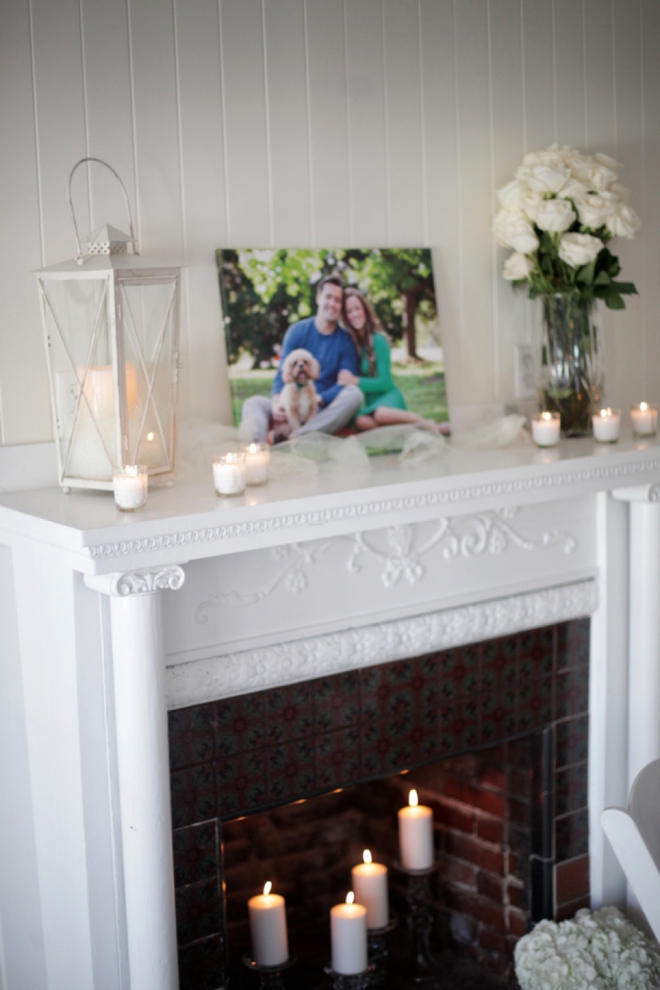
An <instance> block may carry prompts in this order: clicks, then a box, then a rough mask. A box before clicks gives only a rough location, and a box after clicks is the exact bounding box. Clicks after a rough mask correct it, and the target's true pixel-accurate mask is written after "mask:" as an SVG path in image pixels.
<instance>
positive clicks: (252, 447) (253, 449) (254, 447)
mask: <svg viewBox="0 0 660 990" xmlns="http://www.w3.org/2000/svg"><path fill="white" fill-rule="evenodd" d="M248 450H249V451H250V453H251V454H256V452H257V445H256V443H251V444H250V446H249V447H248Z"/></svg>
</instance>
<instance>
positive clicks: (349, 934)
mask: <svg viewBox="0 0 660 990" xmlns="http://www.w3.org/2000/svg"><path fill="white" fill-rule="evenodd" d="M330 937H331V940H332V968H333V970H334V972H335V973H342V974H343V975H344V976H352V975H354V974H355V973H364V971H365V969H366V968H367V965H368V962H367V909H366V908H365V907H364V905H362V904H355V903H354V894H353V891H352V890H351V891H349V892H348V894H347V895H346V903H345V904H335V906H334V907H333V908H331V910H330Z"/></svg>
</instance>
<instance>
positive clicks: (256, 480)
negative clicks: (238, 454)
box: [245, 443, 270, 485]
mask: <svg viewBox="0 0 660 990" xmlns="http://www.w3.org/2000/svg"><path fill="white" fill-rule="evenodd" d="M269 463H270V448H269V446H268V444H267V443H251V444H250V446H249V447H247V448H246V450H245V480H246V482H247V484H248V485H263V483H264V482H265V481H268V465H269Z"/></svg>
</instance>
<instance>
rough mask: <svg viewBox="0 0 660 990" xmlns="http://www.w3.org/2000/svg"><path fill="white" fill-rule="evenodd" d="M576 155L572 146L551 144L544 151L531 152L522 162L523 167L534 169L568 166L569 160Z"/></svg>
mask: <svg viewBox="0 0 660 990" xmlns="http://www.w3.org/2000/svg"><path fill="white" fill-rule="evenodd" d="M572 154H574V150H573V148H572V147H571V146H570V144H564V145H562V146H561V147H559V145H558V144H551V145H550V146H549V147H548V148H546V149H545V150H544V151H530V152H528V154H526V155H525V157H524V158H523V160H522V163H523V165H528V166H530V167H533V166H535V165H568V159H569V158H570V156H571V155H572Z"/></svg>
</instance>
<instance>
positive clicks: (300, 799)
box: [170, 620, 589, 990]
mask: <svg viewBox="0 0 660 990" xmlns="http://www.w3.org/2000/svg"><path fill="white" fill-rule="evenodd" d="M588 659H589V623H588V620H575V621H572V622H567V623H562V624H558V625H554V626H547V627H544V628H541V629H537V630H533V631H531V632H522V633H519V634H516V635H513V636H507V637H503V638H501V639H496V640H489V641H486V642H483V643H478V644H473V645H470V646H466V647H462V648H455V649H450V650H445V651H442V652H438V653H434V654H429V655H425V656H421V657H413V658H411V659H408V660H403V661H395V662H390V663H384V664H377V665H373V666H368V667H365V668H362V669H361V670H355V671H349V672H344V673H339V674H336V675H332V676H328V677H323V678H318V679H316V680H310V681H305V682H302V683H299V684H294V685H286V686H283V687H280V688H273V689H270V690H267V691H261V692H256V693H254V694H250V695H243V696H239V697H232V698H227V699H222V700H219V701H216V702H210V703H207V704H204V705H198V706H194V707H191V708H186V709H180V710H178V711H173V712H171V713H170V768H171V790H172V819H173V828H174V834H173V840H174V869H175V877H174V879H175V886H176V901H177V934H178V942H179V972H180V986H181V990H226V988H227V987H228V986H231V988H232V990H234V988H235V987H242V986H245V987H248V986H250V985H254V976H253V975H251V974H249V973H247V972H244V971H243V970H242V968H241V964H240V955H241V953H242V952H243V951H248V950H249V938H248V937H247V927H246V920H247V908H246V903H247V899H248V897H249V896H251V895H252V894H254V893H257V892H259V891H260V890H261V889H262V888H263V884H264V883H265V881H266V880H269V879H270V880H272V881H273V882H274V884H275V890H276V891H278V892H279V893H282V894H284V895H285V896H286V899H287V908H288V910H289V914H290V916H291V921H290V923H291V929H290V945H291V948H292V950H293V951H295V952H296V953H297V954H298V956H299V958H300V963H299V964H297V965H296V966H295V967H293V968H292V969H291V970H289V971H288V972H287V985H290V986H291V987H292V988H293V987H295V986H302V985H305V986H306V987H313V986H315V984H314V983H313V982H309V981H308V982H307V983H306V984H305V983H304V982H303V983H300V982H299V981H300V980H301V979H303V976H302V975H301V974H302V973H303V972H311V971H312V969H313V968H314V967H317V969H316V972H317V973H318V963H319V962H320V961H327V957H328V952H329V921H328V916H327V911H328V910H329V906H330V905H331V903H336V902H337V901H339V900H341V899H343V895H344V894H345V892H346V890H347V889H348V883H349V878H350V867H351V866H353V865H355V864H356V863H357V862H359V860H360V858H361V854H362V849H363V848H371V849H372V852H373V853H374V856H375V858H376V859H381V861H382V862H385V863H388V864H389V863H390V862H391V859H392V857H393V856H394V855H395V853H396V841H397V839H396V824H393V823H395V817H396V811H397V809H398V808H399V807H401V806H402V805H403V804H405V803H406V795H407V791H408V789H409V788H410V786H411V783H415V784H416V785H417V787H418V789H419V791H420V796H421V797H422V800H423V801H424V802H425V803H427V804H431V805H432V806H433V808H434V815H435V827H436V832H437V834H436V840H437V842H436V846H437V851H438V855H439V857H440V860H441V862H440V865H439V868H438V873H437V876H436V878H435V889H434V897H435V899H436V914H437V919H438V920H437V926H436V927H437V931H436V932H435V936H436V941H437V944H438V946H439V947H440V949H441V950H442V951H444V950H445V949H448V948H449V947H450V946H452V945H453V946H454V947H457V948H458V949H459V950H460V952H461V953H462V954H463V955H464V956H465V957H467V958H469V959H470V960H472V961H474V962H475V963H478V964H479V965H480V966H484V967H487V968H488V971H489V972H490V973H492V979H506V978H507V975H508V974H510V957H511V948H512V945H513V943H514V941H515V939H516V938H518V937H519V936H520V935H522V934H523V932H524V931H525V930H526V928H527V926H528V925H529V923H530V922H531V921H535V920H539V919H540V918H542V917H555V918H558V919H560V918H562V917H569V916H572V914H574V913H575V911H576V910H577V909H578V908H579V907H583V906H587V905H588V903H589V858H588V814H587V757H588V754H587V737H588V712H587V700H588V674H589V665H588ZM402 771H408V772H407V773H402ZM316 802H320V804H318V809H319V810H317V807H316ZM310 823H311V824H310ZM324 830H326V831H324ZM275 850H279V852H278V853H277V856H276V855H275ZM278 857H280V859H279V861H278ZM287 857H290V858H289V860H287ZM479 857H481V858H479ZM271 859H272V860H273V862H272V864H271ZM319 863H320V864H321V865H319ZM323 863H325V866H323ZM295 864H297V865H296V868H295V870H294V869H293V866H294V865H295ZM289 867H291V869H289ZM266 868H268V869H272V871H273V875H272V876H266V875H264V874H265V872H266ZM323 870H325V874H324V876H325V879H323V880H321V879H319V878H318V874H319V872H321V873H323ZM294 874H295V876H294ZM312 877H313V878H314V882H311V880H310V878H312ZM296 884H297V885H299V886H296ZM310 886H311V888H312V893H313V894H314V897H313V898H312V901H310V905H311V906H310V905H308V906H306V907H303V905H304V904H305V903H306V897H307V896H308V894H309V892H310ZM390 889H391V891H392V905H393V909H394V910H395V911H396V913H397V914H398V915H399V918H400V921H399V928H398V929H397V932H396V933H393V934H392V936H391V939H392V940H393V943H394V945H395V946H396V945H399V946H400V947H401V949H400V951H401V952H402V953H403V954H404V955H405V951H406V950H405V945H404V943H405V939H404V938H403V935H404V934H405V932H404V931H403V929H404V928H405V904H404V901H403V885H402V883H401V880H400V878H398V877H397V876H396V874H395V873H394V871H393V870H392V871H391V873H390ZM312 910H313V911H315V912H317V915H316V916H317V917H318V919H319V921H318V924H315V925H314V926H313V927H314V929H315V931H316V932H317V934H318V938H317V942H316V948H314V950H313V951H312V945H313V941H312V939H311V937H309V938H308V937H307V936H304V937H303V936H302V935H301V936H298V935H297V934H296V926H297V925H298V924H300V925H302V926H303V927H304V925H305V924H307V923H310V924H311V922H309V917H310V915H309V912H311V911H312ZM322 939H325V940H326V941H325V942H324V943H323V944H322V943H321V940H322ZM301 946H302V947H303V948H301ZM396 951H397V952H398V951H399V949H396ZM322 956H325V960H321V957H322ZM305 960H308V961H307V962H304V961H305ZM303 963H304V964H305V965H308V966H309V969H308V970H304V969H303ZM230 972H231V973H232V979H231V982H230V979H229V974H230ZM250 981H251V982H250ZM296 981H298V982H296ZM326 985H327V984H326ZM452 985H453V986H455V987H459V986H461V983H460V981H459V980H458V978H457V979H456V980H455V981H454V983H453V984H452ZM465 986H466V987H468V986H469V984H467V983H466V984H465ZM481 986H482V987H486V983H484V982H483V981H482V984H481Z"/></svg>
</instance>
